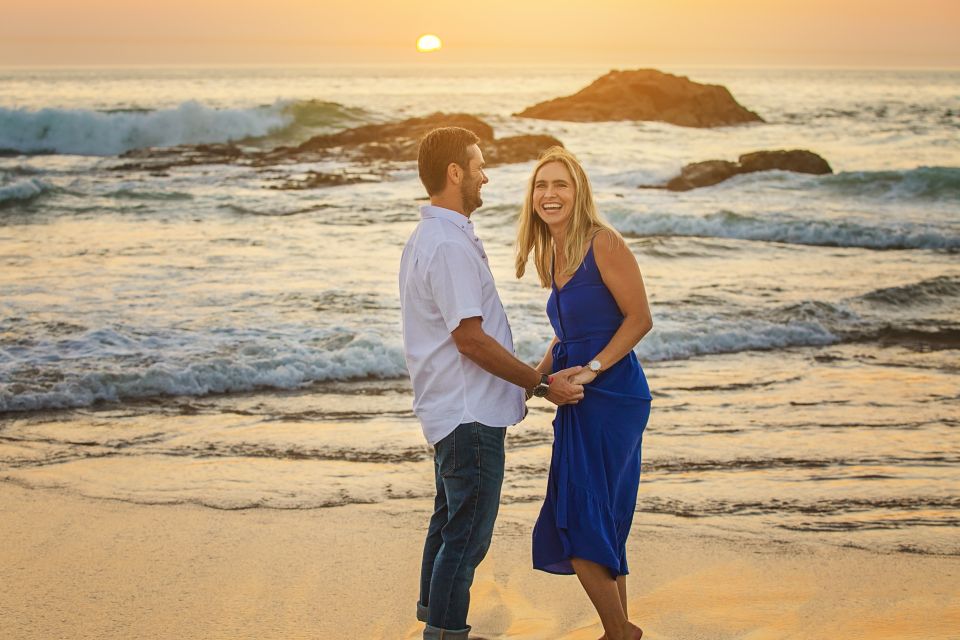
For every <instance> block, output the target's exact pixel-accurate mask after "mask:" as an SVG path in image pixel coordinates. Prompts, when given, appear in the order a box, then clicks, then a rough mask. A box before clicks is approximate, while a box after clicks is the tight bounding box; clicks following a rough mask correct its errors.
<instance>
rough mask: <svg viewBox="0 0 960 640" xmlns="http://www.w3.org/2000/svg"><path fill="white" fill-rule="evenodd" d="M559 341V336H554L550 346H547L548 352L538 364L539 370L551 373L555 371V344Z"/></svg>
mask: <svg viewBox="0 0 960 640" xmlns="http://www.w3.org/2000/svg"><path fill="white" fill-rule="evenodd" d="M557 341H558V338H557V336H553V340H552V341H551V342H550V346H548V347H547V352H546V353H545V354H543V359H542V360H541V361H540V364H538V365H537V371H539V372H540V373H545V374H547V375H550V373H551V372H552V371H553V345H555V344H557Z"/></svg>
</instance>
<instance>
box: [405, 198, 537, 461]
mask: <svg viewBox="0 0 960 640" xmlns="http://www.w3.org/2000/svg"><path fill="white" fill-rule="evenodd" d="M400 309H401V315H402V317H403V346H404V355H405V357H406V361H407V370H408V371H409V373H410V379H411V380H412V381H413V395H414V401H413V410H414V413H416V415H417V418H419V420H420V424H421V426H422V427H423V434H424V436H425V437H426V439H427V442H429V443H430V444H436V443H437V442H439V441H440V440H442V439H443V438H444V437H446V436H447V435H449V434H450V433H451V432H452V431H453V430H454V429H455V428H456V427H457V425H459V424H462V423H464V422H474V421H476V422H480V423H482V424H484V425H487V426H489V427H507V426H510V425H513V424H517V423H518V422H520V420H522V419H523V416H524V394H523V390H522V389H521V388H520V387H518V386H516V385H514V384H512V383H510V382H507V381H506V380H503V379H502V378H498V377H497V376H495V375H493V374H492V373H489V372H487V371H485V370H483V369H482V368H480V367H479V366H477V365H476V364H475V363H474V362H473V361H472V360H470V359H469V358H467V357H466V356H464V355H462V354H461V353H460V352H459V351H458V350H457V345H456V344H455V343H454V341H453V337H452V336H451V335H450V334H451V332H453V330H454V329H456V328H457V327H458V326H459V325H460V322H461V321H462V320H463V319H465V318H474V317H478V316H479V317H480V318H482V323H481V325H482V327H483V331H484V332H485V333H486V334H487V335H489V336H490V337H492V338H493V339H494V340H496V341H497V342H499V343H500V344H501V345H503V347H504V348H505V349H507V351H510V352H511V353H513V335H512V334H511V332H510V325H509V323H508V322H507V315H506V313H505V312H504V310H503V304H502V303H501V302H500V295H499V294H498V293H497V287H496V284H495V283H494V280H493V274H492V273H491V271H490V266H489V263H488V261H487V255H486V251H485V250H484V248H483V243H482V242H480V238H478V237H477V235H476V234H475V233H474V229H473V223H472V222H471V221H470V219H469V218H467V217H466V216H464V215H462V214H460V213H457V212H456V211H451V210H449V209H444V208H441V207H436V206H432V205H427V206H424V207H422V208H421V210H420V223H419V224H418V225H417V228H416V229H414V231H413V234H412V235H411V236H410V239H409V240H408V241H407V244H406V246H405V247H404V249H403V257H402V258H401V259H400Z"/></svg>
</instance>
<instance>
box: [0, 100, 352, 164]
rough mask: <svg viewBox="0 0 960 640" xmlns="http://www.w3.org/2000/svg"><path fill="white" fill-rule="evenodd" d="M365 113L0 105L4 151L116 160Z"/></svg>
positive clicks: (304, 107) (312, 104) (304, 108)
mask: <svg viewBox="0 0 960 640" xmlns="http://www.w3.org/2000/svg"><path fill="white" fill-rule="evenodd" d="M362 117H363V111H362V110H359V109H351V108H348V107H344V106H343V105H340V104H337V103H333V102H321V101H316V100H308V101H301V102H283V101H281V102H276V103H274V104H272V105H269V106H262V107H254V108H249V109H215V108H212V107H208V106H204V105H203V104H201V103H199V102H196V101H188V102H184V103H183V104H181V105H179V106H177V107H174V108H172V109H158V110H129V109H128V110H122V111H117V110H112V111H94V110H88V109H40V110H38V111H35V110H29V109H8V108H3V107H0V152H6V153H11V152H12V153H26V154H43V153H46V154H74V155H88V156H113V155H118V154H121V153H124V152H126V151H130V150H133V149H141V148H144V147H172V146H176V145H181V144H209V143H217V142H230V141H236V140H244V139H250V138H260V137H263V136H267V135H276V136H278V137H279V138H281V139H296V138H297V136H303V137H306V136H309V135H310V134H311V133H313V132H316V131H322V130H324V129H334V128H339V127H342V126H345V125H346V124H347V123H350V122H353V121H357V120H359V119H361V118H362Z"/></svg>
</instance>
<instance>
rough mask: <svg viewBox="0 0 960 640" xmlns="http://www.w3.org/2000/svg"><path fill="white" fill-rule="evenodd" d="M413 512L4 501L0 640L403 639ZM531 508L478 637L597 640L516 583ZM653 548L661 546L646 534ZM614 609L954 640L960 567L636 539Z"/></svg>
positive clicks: (502, 552) (8, 491)
mask: <svg viewBox="0 0 960 640" xmlns="http://www.w3.org/2000/svg"><path fill="white" fill-rule="evenodd" d="M430 506H431V501H430V500H427V499H405V500H392V501H389V502H388V503H379V504H354V505H347V506H342V507H335V508H326V509H311V510H279V509H244V510H238V511H225V510H216V509H210V508H206V507H200V506H195V505H142V504H133V503H129V502H120V501H111V500H104V499H96V498H86V497H81V496H75V495H70V494H65V493H63V492H61V491H58V490H55V489H26V488H23V487H20V486H17V485H15V484H13V483H11V482H4V483H2V485H0V522H2V524H0V541H3V544H2V545H0V633H2V635H3V636H4V637H5V638H11V639H12V640H21V639H22V640H28V639H34V638H37V639H40V638H44V639H46V638H52V637H70V638H133V637H139V638H316V639H329V640H340V639H343V638H382V639H383V640H396V639H397V638H403V639H416V638H419V637H420V633H421V629H422V625H419V624H417V622H416V620H415V617H414V605H415V602H416V597H417V588H418V575H419V562H420V549H421V545H422V537H423V532H424V531H425V528H426V522H427V519H428V517H429V510H430ZM538 509H539V504H531V503H517V504H504V505H502V506H501V510H500V517H499V519H498V523H497V529H496V532H495V534H494V540H493V545H492V547H491V550H490V553H489V555H488V556H487V559H486V560H485V561H484V563H483V564H482V565H481V566H480V568H479V569H478V571H477V577H476V580H475V582H474V587H473V590H472V596H473V604H472V606H471V616H470V622H471V624H472V626H473V631H474V633H475V634H476V635H477V637H478V638H485V639H487V640H497V639H506V638H529V639H531V640H537V639H543V640H546V639H547V638H551V639H553V640H556V639H558V638H559V639H564V640H581V639H590V640H593V639H595V638H597V637H599V636H600V635H601V633H602V631H601V630H600V626H599V622H598V621H597V619H596V614H595V613H594V611H593V609H592V607H590V605H589V602H588V601H587V599H586V596H585V595H584V594H583V592H582V591H581V589H580V587H579V584H578V583H577V581H576V579H575V578H573V577H559V576H550V575H547V574H544V573H541V572H536V571H533V570H532V569H531V568H530V559H529V536H530V529H531V527H532V526H533V522H534V520H535V517H536V513H537V510H538ZM664 533H665V534H666V535H659V534H664ZM628 556H629V559H630V566H631V568H632V574H631V577H630V578H629V579H628V588H629V591H628V594H629V596H628V600H629V602H630V608H631V614H632V618H634V619H635V620H636V621H637V623H638V624H639V625H640V626H641V627H643V628H644V630H645V637H648V638H651V639H653V640H656V639H657V638H660V639H670V638H677V639H680V638H683V639H689V638H750V639H751V640H759V639H765V638H770V639H773V638H778V639H779V638H801V637H803V638H808V637H811V636H821V637H834V638H860V637H862V638H870V639H878V638H894V637H896V638H898V639H903V638H917V639H920V638H924V639H927V640H929V639H933V638H956V637H957V636H956V629H958V628H960V558H955V557H944V556H924V555H916V554H907V553H899V554H880V553H877V552H873V551H867V550H860V549H851V548H843V547H833V546H827V545H816V544H809V545H808V544H803V543H786V544H784V543H782V542H772V541H768V542H764V541H744V540H731V539H725V538H720V537H716V538H714V537H709V538H708V537H702V536H701V537H697V536H694V535H691V534H689V533H687V532H684V531H682V530H679V529H676V528H672V527H671V528H666V527H662V526H657V525H651V524H648V523H644V521H643V514H642V513H641V514H637V518H636V520H635V524H634V532H633V534H632V535H631V539H630V542H629V544H628Z"/></svg>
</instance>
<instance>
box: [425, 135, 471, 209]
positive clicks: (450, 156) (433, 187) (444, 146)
mask: <svg viewBox="0 0 960 640" xmlns="http://www.w3.org/2000/svg"><path fill="white" fill-rule="evenodd" d="M478 142H480V138H478V137H477V134H475V133H474V132H473V131H470V130H468V129H464V128H462V127H441V128H440V129H434V130H433V131H431V132H430V133H428V134H427V135H425V136H424V137H423V140H421V141H420V151H419V152H418V154H417V168H418V169H419V170H420V182H422V183H423V186H424V187H426V189H427V193H428V194H429V195H431V196H432V195H436V194H438V193H440V192H441V191H443V188H444V187H445V186H446V185H447V167H449V166H450V163H451V162H455V163H456V164H458V165H460V167H462V168H463V170H464V171H467V170H469V167H468V166H467V163H468V157H469V156H468V155H467V147H469V146H471V145H474V144H477V143H478Z"/></svg>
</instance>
